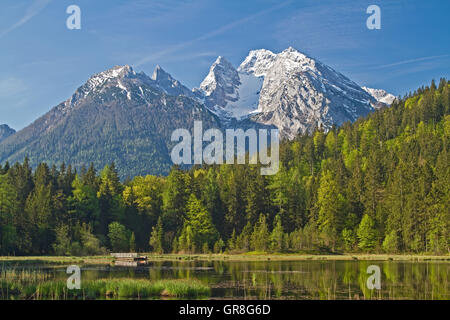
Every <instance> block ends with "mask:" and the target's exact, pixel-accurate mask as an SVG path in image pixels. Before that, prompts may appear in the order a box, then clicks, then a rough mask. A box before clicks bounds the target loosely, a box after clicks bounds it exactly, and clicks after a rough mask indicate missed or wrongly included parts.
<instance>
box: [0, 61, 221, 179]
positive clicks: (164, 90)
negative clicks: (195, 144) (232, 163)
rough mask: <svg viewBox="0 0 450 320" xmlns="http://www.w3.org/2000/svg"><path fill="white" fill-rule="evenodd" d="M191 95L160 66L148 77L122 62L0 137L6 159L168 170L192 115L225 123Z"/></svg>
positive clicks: (210, 123)
mask: <svg viewBox="0 0 450 320" xmlns="http://www.w3.org/2000/svg"><path fill="white" fill-rule="evenodd" d="M186 90H187V91H186ZM168 92H171V93H172V94H174V95H170V94H168ZM184 93H185V94H186V95H183V94H184ZM189 96H193V93H192V92H191V91H190V90H188V89H187V88H186V87H184V86H183V85H181V84H180V83H179V82H178V81H177V80H175V79H173V78H172V77H171V76H170V75H168V74H167V73H165V72H164V71H163V70H162V69H161V68H156V69H155V72H154V74H153V77H148V76H147V75H145V74H144V73H136V72H134V70H133V69H132V68H131V67H130V66H116V67H114V68H111V69H109V70H106V71H104V72H101V73H98V74H95V75H93V76H92V77H91V78H89V80H88V81H87V82H86V83H85V84H83V85H82V86H81V87H80V88H78V89H77V90H76V91H75V93H74V94H73V95H72V96H71V97H70V98H69V99H67V100H66V101H64V102H62V103H60V104H59V105H58V106H56V107H54V108H53V109H51V110H50V111H49V112H48V113H46V114H45V115H43V116H42V117H40V118H39V119H37V120H36V121H34V122H33V123H32V124H31V125H29V126H28V127H26V128H24V129H22V130H20V131H19V132H17V133H16V134H14V135H13V136H11V137H9V138H8V139H6V140H4V141H3V142H0V162H4V161H6V160H8V161H9V162H10V163H13V162H15V161H22V160H23V158H24V157H25V156H28V157H29V158H30V164H31V165H33V166H35V165H36V164H38V163H39V162H42V161H46V162H48V163H49V164H56V165H58V164H60V163H62V162H63V161H64V162H66V163H70V164H72V165H73V166H75V167H77V168H79V167H81V166H82V165H85V166H88V165H89V164H90V163H91V162H93V163H94V165H95V167H96V168H97V169H100V168H102V167H103V166H104V165H105V164H108V163H110V162H112V161H115V162H116V165H117V167H118V168H119V173H120V175H121V177H122V178H125V177H127V176H130V177H132V176H135V175H145V174H166V173H168V172H169V170H170V168H171V166H172V165H173V163H172V161H171V158H170V150H171V148H172V146H173V145H174V144H176V143H174V142H171V141H170V138H171V134H172V132H173V131H174V130H175V129H178V128H185V129H188V130H191V128H193V123H194V120H201V121H203V127H204V128H208V127H219V126H220V123H219V122H218V119H217V117H216V116H214V115H213V114H212V113H211V112H210V111H208V110H207V109H206V108H205V107H204V106H203V105H202V104H200V103H198V101H197V100H196V99H193V98H192V97H189Z"/></svg>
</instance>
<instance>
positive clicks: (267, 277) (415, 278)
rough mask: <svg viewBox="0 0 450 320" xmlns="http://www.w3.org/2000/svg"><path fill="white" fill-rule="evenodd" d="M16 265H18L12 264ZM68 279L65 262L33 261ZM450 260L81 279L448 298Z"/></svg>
mask: <svg viewBox="0 0 450 320" xmlns="http://www.w3.org/2000/svg"><path fill="white" fill-rule="evenodd" d="M369 265H377V266H379V267H380V270H381V289H380V290H376V289H374V290H369V289H368V288H367V285H366V282H367V279H368V277H369V276H370V275H369V274H367V267H368V266H369ZM15 268H16V269H17V268H18V266H17V265H16V266H15ZM26 268H27V269H29V268H31V269H38V270H40V271H41V272H49V273H52V274H53V275H52V278H53V277H55V278H57V279H67V277H68V275H67V274H66V273H65V271H66V269H65V267H56V268H50V267H49V266H33V267H26ZM449 276H450V263H448V262H396V261H255V262H248V261H246V262H231V261H186V262H178V261H177V262H173V261H168V262H150V263H149V264H148V265H146V266H140V267H117V266H81V286H82V285H83V280H95V279H101V278H123V277H131V278H136V279H151V280H158V279H174V278H182V279H185V278H196V279H199V280H201V281H203V282H204V283H206V284H208V285H209V286H210V287H211V298H213V299H446V300H448V299H450V290H449V281H448V280H449Z"/></svg>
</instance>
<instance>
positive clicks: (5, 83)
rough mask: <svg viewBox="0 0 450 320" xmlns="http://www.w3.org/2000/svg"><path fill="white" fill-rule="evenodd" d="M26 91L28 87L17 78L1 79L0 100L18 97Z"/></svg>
mask: <svg viewBox="0 0 450 320" xmlns="http://www.w3.org/2000/svg"><path fill="white" fill-rule="evenodd" d="M26 89H27V88H26V85H25V83H24V82H23V81H22V80H21V79H18V78H15V77H8V78H2V79H0V98H5V97H11V96H16V95H18V94H20V93H23V92H24V91H26Z"/></svg>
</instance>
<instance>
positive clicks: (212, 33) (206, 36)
mask: <svg viewBox="0 0 450 320" xmlns="http://www.w3.org/2000/svg"><path fill="white" fill-rule="evenodd" d="M291 2H292V1H291V0H289V1H285V2H282V3H280V4H278V5H276V6H273V7H270V8H268V9H265V10H262V11H259V12H257V13H255V14H252V15H249V16H246V17H244V18H241V19H238V20H236V21H233V22H231V23H228V24H226V25H223V26H221V27H219V28H217V29H215V30H213V31H210V32H207V33H205V34H203V35H201V36H199V37H197V38H194V39H191V40H188V41H185V42H181V43H179V44H177V45H173V46H171V47H168V48H166V49H164V50H161V51H158V52H154V53H152V54H150V55H148V56H146V57H144V58H142V59H140V60H139V61H137V62H136V63H135V64H134V65H135V66H136V67H139V66H142V65H144V64H146V63H148V62H151V61H154V60H156V59H159V58H161V57H164V56H166V55H168V54H171V53H173V52H176V51H178V50H181V49H183V48H186V47H188V46H191V45H193V44H195V43H197V42H200V41H204V40H208V39H210V38H213V37H215V36H218V35H220V34H222V33H225V32H226V31H229V30H231V29H234V28H236V27H238V26H240V25H242V24H244V23H246V22H248V21H250V20H253V19H255V18H257V17H260V16H262V15H265V14H268V13H270V12H272V11H274V10H277V9H281V8H283V7H285V6H287V5H289V4H290V3H291Z"/></svg>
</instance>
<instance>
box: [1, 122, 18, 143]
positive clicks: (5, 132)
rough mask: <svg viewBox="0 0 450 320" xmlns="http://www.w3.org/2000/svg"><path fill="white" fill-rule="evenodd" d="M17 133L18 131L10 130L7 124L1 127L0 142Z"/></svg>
mask: <svg viewBox="0 0 450 320" xmlns="http://www.w3.org/2000/svg"><path fill="white" fill-rule="evenodd" d="M14 133H16V130H14V129H13V128H10V127H9V126H8V125H7V124H1V125H0V142H1V141H3V140H4V139H6V138H8V137H9V136H10V135H13V134H14Z"/></svg>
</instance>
